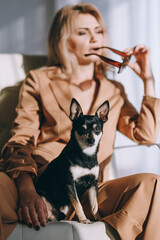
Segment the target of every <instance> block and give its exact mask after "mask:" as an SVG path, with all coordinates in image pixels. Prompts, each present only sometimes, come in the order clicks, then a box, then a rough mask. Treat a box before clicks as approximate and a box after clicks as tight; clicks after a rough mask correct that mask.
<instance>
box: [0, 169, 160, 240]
mask: <svg viewBox="0 0 160 240" xmlns="http://www.w3.org/2000/svg"><path fill="white" fill-rule="evenodd" d="M81 201H82V205H83V208H84V212H85V214H86V215H87V217H88V218H90V219H92V216H91V213H90V207H89V201H88V197H87V194H85V195H84V196H83V198H82V200H81ZM17 203H18V196H17V190H16V186H15V184H14V181H12V180H11V179H10V177H8V176H7V175H6V174H5V173H3V172H0V239H1V240H5V239H7V237H8V236H9V234H10V233H11V232H12V231H13V229H14V228H15V226H16V223H17V221H18V217H17V214H16V212H17ZM98 205H99V212H100V215H101V216H102V219H101V221H105V222H107V223H108V224H109V225H110V226H112V227H113V228H114V229H115V230H116V231H117V234H118V235H119V237H120V239H122V240H135V239H136V240H141V239H143V240H151V239H152V240H158V239H160V177H159V176H158V175H156V174H151V173H143V174H136V175H131V176H127V177H123V178H118V179H114V180H110V181H107V182H105V183H101V184H100V185H99V191H98ZM69 219H70V220H71V219H73V214H72V217H71V216H70V218H69Z"/></svg>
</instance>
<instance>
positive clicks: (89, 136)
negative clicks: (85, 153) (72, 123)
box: [87, 133, 95, 144]
mask: <svg viewBox="0 0 160 240" xmlns="http://www.w3.org/2000/svg"><path fill="white" fill-rule="evenodd" d="M87 142H88V143H89V144H94V142H95V139H94V136H93V134H92V133H89V134H88V138H87Z"/></svg>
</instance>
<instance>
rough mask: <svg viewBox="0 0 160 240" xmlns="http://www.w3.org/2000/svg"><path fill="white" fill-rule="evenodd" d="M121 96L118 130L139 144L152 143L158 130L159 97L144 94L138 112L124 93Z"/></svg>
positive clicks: (159, 114)
mask: <svg viewBox="0 0 160 240" xmlns="http://www.w3.org/2000/svg"><path fill="white" fill-rule="evenodd" d="M123 96H124V104H123V106H122V108H121V112H120V117H119V121H118V130H119V131H120V132H121V133H123V134H124V135H126V136H127V137H129V138H130V139H131V140H133V141H135V142H137V143H139V144H148V145H150V144H154V143H155V142H156V139H157V135H158V130H159V116H160V99H157V98H154V97H150V96H144V97H143V100H142V104H141V110H140V113H138V112H137V111H136V109H135V108H134V107H133V106H132V104H131V103H130V102H129V101H128V100H127V97H126V95H125V93H123Z"/></svg>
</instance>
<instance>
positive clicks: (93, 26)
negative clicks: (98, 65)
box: [68, 13, 104, 65]
mask: <svg viewBox="0 0 160 240" xmlns="http://www.w3.org/2000/svg"><path fill="white" fill-rule="evenodd" d="M74 25H75V28H74V29H75V30H74V31H73V32H72V33H71V35H70V36H69V38H68V49H69V51H71V52H73V53H74V54H75V55H76V57H77V59H78V62H79V64H82V65H84V64H89V63H91V62H96V61H98V60H99V58H98V57H97V56H95V55H91V56H87V57H86V56H85V54H87V53H98V54H101V50H94V49H95V48H98V47H102V46H103V42H104V34H103V29H102V27H101V26H100V24H99V23H98V22H97V20H96V18H95V17H94V16H92V15H91V14H81V13H80V14H79V15H78V16H77V17H76V19H75V23H74Z"/></svg>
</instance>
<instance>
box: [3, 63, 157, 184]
mask: <svg viewBox="0 0 160 240" xmlns="http://www.w3.org/2000/svg"><path fill="white" fill-rule="evenodd" d="M57 71H60V69H58V68H56V67H48V68H44V69H38V70H33V71H30V72H29V74H28V75H27V77H26V79H25V81H24V83H23V85H22V88H21V92H20V99H19V104H18V106H17V108H16V111H17V117H16V119H15V121H14V127H13V129H12V137H11V139H10V140H9V141H8V143H7V144H6V145H5V147H4V149H3V159H2V160H1V163H0V166H1V168H2V167H3V168H4V169H5V171H6V172H7V173H8V174H9V175H10V176H11V177H12V178H16V177H18V175H19V173H20V172H21V171H27V172H30V173H32V174H34V175H37V171H38V169H39V168H40V167H42V166H44V165H46V164H48V162H50V161H51V160H53V159H54V158H56V157H57V156H58V155H59V153H60V152H61V151H62V149H63V148H64V146H65V144H66V143H67V142H68V140H69V138H70V131H71V127H72V122H71V121H70V119H69V118H68V116H69V110H70V103H71V99H72V97H73V96H72V94H71V92H70V88H69V82H68V81H66V80H63V79H60V78H59V79H57V78H55V73H57ZM97 81H98V92H97V96H96V98H95V101H94V103H93V104H92V106H91V109H90V111H89V114H94V113H95V111H96V110H97V108H98V107H99V106H100V105H101V104H102V103H103V102H104V101H105V100H109V103H110V112H109V116H108V121H107V122H106V123H105V124H104V130H103V136H102V139H101V142H100V148H99V152H98V162H99V165H100V175H99V181H100V182H103V181H105V180H107V179H108V169H109V164H110V157H111V155H112V153H113V147H114V140H115V134H116V131H117V130H119V131H120V132H122V133H123V134H125V135H126V136H127V137H129V138H130V139H132V140H133V141H135V142H137V143H141V144H153V143H155V141H156V137H157V133H158V121H159V113H160V99H156V98H153V97H150V96H144V97H143V101H142V106H141V111H140V113H139V114H138V113H137V111H136V110H135V108H134V107H133V106H132V105H131V103H130V102H129V101H128V100H127V96H126V94H125V92H124V88H123V87H122V85H121V84H120V83H118V82H116V81H110V80H107V79H106V78H105V77H103V76H98V77H97ZM86 101H87V99H86Z"/></svg>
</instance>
